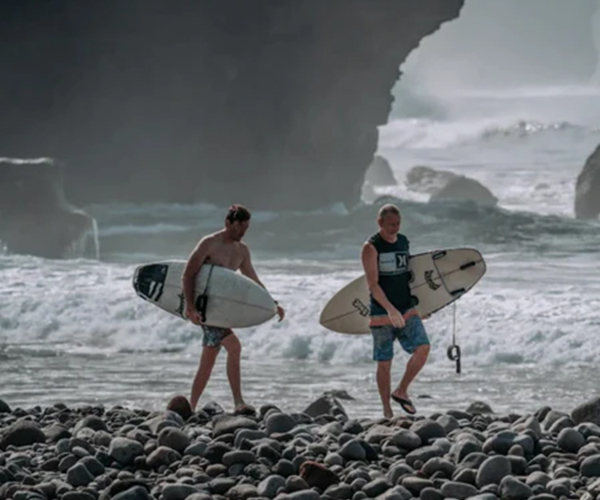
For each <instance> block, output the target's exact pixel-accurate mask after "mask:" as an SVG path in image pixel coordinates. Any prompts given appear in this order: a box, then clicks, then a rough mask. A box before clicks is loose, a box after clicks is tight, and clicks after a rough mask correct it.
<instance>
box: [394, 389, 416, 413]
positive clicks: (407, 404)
mask: <svg viewBox="0 0 600 500" xmlns="http://www.w3.org/2000/svg"><path fill="white" fill-rule="evenodd" d="M392 399H393V400H394V401H396V403H398V404H399V405H400V406H402V409H403V410H404V411H405V412H406V413H408V414H409V415H414V414H415V413H417V409H416V408H415V405H414V404H413V402H412V401H411V400H410V399H404V398H399V397H398V396H396V395H394V394H392Z"/></svg>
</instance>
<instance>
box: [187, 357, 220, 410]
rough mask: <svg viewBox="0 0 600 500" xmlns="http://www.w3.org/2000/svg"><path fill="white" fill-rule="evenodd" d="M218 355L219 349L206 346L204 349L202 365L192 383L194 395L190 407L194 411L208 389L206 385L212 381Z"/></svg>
mask: <svg viewBox="0 0 600 500" xmlns="http://www.w3.org/2000/svg"><path fill="white" fill-rule="evenodd" d="M218 354H219V347H211V346H204V347H203V348H202V355H201V356H200V365H199V366H198V370H197V371H196V376H195V377H194V381H193V382H192V395H191V397H190V405H191V406H192V410H194V411H195V410H196V405H197V404H198V400H199V399H200V396H202V393H203V392H204V389H205V388H206V384H208V379H210V374H211V373H212V369H213V367H214V366H215V361H216V359H217V355H218Z"/></svg>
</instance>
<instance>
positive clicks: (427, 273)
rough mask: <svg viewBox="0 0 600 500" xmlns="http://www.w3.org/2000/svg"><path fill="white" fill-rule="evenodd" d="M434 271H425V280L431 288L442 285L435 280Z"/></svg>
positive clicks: (435, 288) (434, 288)
mask: <svg viewBox="0 0 600 500" xmlns="http://www.w3.org/2000/svg"><path fill="white" fill-rule="evenodd" d="M433 273H434V271H431V270H430V271H425V282H426V283H427V286H428V287H429V288H431V289H432V290H437V289H438V288H439V287H440V286H442V285H438V284H437V283H436V282H435V281H433V278H432V276H433Z"/></svg>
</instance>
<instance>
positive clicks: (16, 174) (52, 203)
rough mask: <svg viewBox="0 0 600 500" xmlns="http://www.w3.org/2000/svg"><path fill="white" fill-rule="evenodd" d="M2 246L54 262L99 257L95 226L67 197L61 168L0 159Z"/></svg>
mask: <svg viewBox="0 0 600 500" xmlns="http://www.w3.org/2000/svg"><path fill="white" fill-rule="evenodd" d="M0 247H2V249H4V248H6V250H8V251H9V252H12V253H20V254H29V255H36V256H39V257H47V258H53V259H56V258H64V257H87V258H98V244H97V235H96V222H95V220H94V219H93V218H92V217H91V216H90V215H89V214H87V213H86V212H84V211H83V210H80V209H78V208H76V207H74V206H73V205H71V204H70V203H69V202H68V201H67V199H66V198H65V194H64V191H63V167H62V165H60V164H59V163H57V162H54V161H53V160H51V159H48V158H39V159H32V160H22V159H11V158H0Z"/></svg>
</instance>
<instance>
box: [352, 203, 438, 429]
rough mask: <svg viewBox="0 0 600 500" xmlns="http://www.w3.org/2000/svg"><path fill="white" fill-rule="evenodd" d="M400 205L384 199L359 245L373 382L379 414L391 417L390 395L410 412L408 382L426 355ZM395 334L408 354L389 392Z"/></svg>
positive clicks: (425, 343)
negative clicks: (376, 229)
mask: <svg viewBox="0 0 600 500" xmlns="http://www.w3.org/2000/svg"><path fill="white" fill-rule="evenodd" d="M400 222H401V216H400V210H399V209H398V207H396V206H395V205H391V204H388V205H384V206H383V207H381V209H380V210H379V214H378V217H377V223H378V224H379V232H378V233H377V234H375V235H374V236H372V237H371V238H369V240H368V241H367V242H365V244H364V245H363V248H362V263H363V267H364V269H365V274H366V277H367V283H368V285H369V292H370V296H371V303H370V316H371V317H370V322H369V326H370V328H371V334H372V336H373V360H374V361H377V387H378V389H379V395H380V396H381V402H382V403H383V415H384V416H385V417H386V418H392V417H393V415H394V412H393V411H392V407H391V403H390V398H391V399H393V400H394V401H396V402H397V403H399V404H400V405H401V406H402V408H403V409H404V411H405V412H406V413H409V414H411V415H412V414H414V413H416V408H415V406H414V404H413V403H412V401H411V400H410V398H409V396H408V387H409V385H410V383H411V382H412V381H413V380H414V379H415V377H416V376H417V374H418V373H419V372H420V371H421V368H423V366H424V365H425V362H426V361H427V356H428V355H429V348H430V346H429V339H428V338H427V332H426V331H425V328H424V326H423V322H422V320H421V317H420V316H419V314H418V312H417V311H416V309H415V305H416V300H415V297H413V296H412V295H411V292H410V271H409V268H408V262H409V259H410V250H409V242H408V239H407V238H406V236H404V235H403V234H400V233H399V231H400ZM394 340H398V341H399V343H400V345H401V347H402V349H404V350H405V351H406V352H407V353H409V354H411V357H410V359H409V360H408V363H407V365H406V370H405V372H404V376H403V377H402V380H401V381H400V384H398V386H397V387H396V389H395V390H394V391H393V392H392V390H391V368H392V359H393V357H394Z"/></svg>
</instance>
